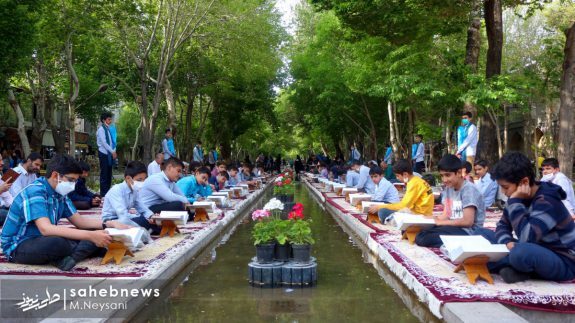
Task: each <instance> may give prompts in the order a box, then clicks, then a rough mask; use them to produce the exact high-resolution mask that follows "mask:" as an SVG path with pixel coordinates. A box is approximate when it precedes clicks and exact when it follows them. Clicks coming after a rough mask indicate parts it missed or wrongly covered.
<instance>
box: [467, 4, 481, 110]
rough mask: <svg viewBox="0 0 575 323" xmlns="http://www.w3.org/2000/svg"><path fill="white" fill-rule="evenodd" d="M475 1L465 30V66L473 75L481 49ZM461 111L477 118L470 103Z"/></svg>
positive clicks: (479, 10)
mask: <svg viewBox="0 0 575 323" xmlns="http://www.w3.org/2000/svg"><path fill="white" fill-rule="evenodd" d="M478 2H479V1H475V3H474V8H473V10H472V12H471V14H470V17H471V19H470V20H471V21H470V23H469V28H468V29H467V45H466V46H465V65H467V66H469V67H470V69H471V71H472V72H473V73H477V66H478V65H479V50H480V48H481V32H480V31H481V9H480V6H479V5H478ZM463 111H465V112H471V113H472V114H473V115H474V116H477V107H476V106H474V105H473V104H472V103H471V102H465V103H464V104H463Z"/></svg>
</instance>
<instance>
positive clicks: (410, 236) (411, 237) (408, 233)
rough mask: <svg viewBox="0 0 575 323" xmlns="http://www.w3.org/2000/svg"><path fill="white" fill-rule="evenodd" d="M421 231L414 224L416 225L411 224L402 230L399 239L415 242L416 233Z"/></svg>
mask: <svg viewBox="0 0 575 323" xmlns="http://www.w3.org/2000/svg"><path fill="white" fill-rule="evenodd" d="M419 232H421V228H420V227H418V226H416V225H412V226H410V227H409V228H407V230H405V232H403V235H402V236H401V239H402V240H403V239H407V241H409V244H414V243H415V237H416V236H417V234H418V233H419Z"/></svg>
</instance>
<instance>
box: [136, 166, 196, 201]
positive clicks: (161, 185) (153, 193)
mask: <svg viewBox="0 0 575 323" xmlns="http://www.w3.org/2000/svg"><path fill="white" fill-rule="evenodd" d="M139 194H140V199H141V200H142V202H143V203H144V205H145V206H146V207H147V208H149V207H150V206H153V205H157V204H162V203H166V202H175V201H180V202H182V203H188V199H187V198H186V197H185V196H184V193H182V191H181V190H180V188H179V187H178V185H176V183H174V182H172V181H170V180H169V179H168V177H167V176H166V174H164V172H160V173H158V174H154V175H152V176H150V177H148V178H146V181H145V182H144V187H142V190H141V191H140V192H139Z"/></svg>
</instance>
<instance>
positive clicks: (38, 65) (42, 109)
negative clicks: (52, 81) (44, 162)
mask: <svg viewBox="0 0 575 323" xmlns="http://www.w3.org/2000/svg"><path fill="white" fill-rule="evenodd" d="M34 71H35V72H36V75H37V77H38V78H37V82H38V86H36V85H35V84H34V81H33V79H32V77H31V75H30V74H31V73H30V72H29V73H27V74H26V75H27V78H28V83H29V86H30V91H31V92H32V132H31V135H30V149H31V150H32V151H40V149H41V148H42V142H43V140H44V132H45V131H46V129H47V128H48V124H47V122H46V118H47V117H48V118H52V116H51V115H47V114H46V106H47V105H48V104H49V103H48V100H49V96H48V89H49V84H48V77H47V75H46V68H45V66H44V61H43V59H42V57H40V56H39V55H38V56H36V58H35V62H34Z"/></svg>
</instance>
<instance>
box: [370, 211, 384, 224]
mask: <svg viewBox="0 0 575 323" xmlns="http://www.w3.org/2000/svg"><path fill="white" fill-rule="evenodd" d="M367 222H369V223H374V222H375V223H379V224H381V220H380V219H379V216H378V215H377V213H370V212H367Z"/></svg>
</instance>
